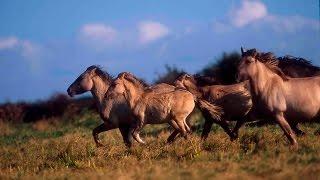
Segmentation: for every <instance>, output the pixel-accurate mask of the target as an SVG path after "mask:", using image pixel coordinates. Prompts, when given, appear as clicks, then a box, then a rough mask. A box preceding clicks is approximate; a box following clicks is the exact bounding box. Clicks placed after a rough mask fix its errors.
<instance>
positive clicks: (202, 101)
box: [67, 48, 320, 149]
mask: <svg viewBox="0 0 320 180" xmlns="http://www.w3.org/2000/svg"><path fill="white" fill-rule="evenodd" d="M241 54H242V55H241V60H240V62H239V65H238V74H237V81H238V83H235V84H232V85H219V84H214V82H212V81H211V80H210V78H208V77H203V76H192V75H189V74H183V75H181V76H180V77H178V78H177V79H176V81H175V83H174V85H169V84H165V83H161V84H156V85H153V86H148V85H147V84H146V83H145V82H143V81H142V80H140V79H139V78H137V77H135V76H134V75H133V74H131V73H128V72H122V73H120V74H119V75H118V76H117V78H112V77H111V76H110V75H109V74H108V73H107V72H104V71H102V70H101V69H100V68H99V67H98V66H90V67H88V68H87V69H86V71H84V72H83V73H82V74H81V75H80V76H79V77H78V78H77V79H76V80H75V81H74V82H73V83H72V84H71V85H70V86H69V88H68V90H67V91H68V94H69V95H70V96H71V97H72V96H74V95H77V94H82V93H84V92H87V91H91V93H92V95H93V97H94V98H95V101H96V103H97V105H98V110H99V113H100V117H101V118H102V119H103V121H104V123H102V124H101V125H99V126H98V127H96V128H94V129H93V131H92V135H93V138H94V141H95V143H96V145H97V146H98V147H99V146H103V145H102V144H101V143H100V140H99V136H98V135H99V133H101V132H104V131H108V130H111V129H116V128H119V130H120V132H121V135H122V137H123V141H124V143H125V144H126V145H127V146H128V147H131V145H132V143H133V138H134V139H135V140H136V141H137V142H139V143H145V142H144V141H143V140H142V139H141V138H140V135H139V133H140V131H141V129H142V128H143V127H144V125H146V124H162V123H168V124H169V125H170V126H171V127H172V128H173V129H174V131H173V132H172V133H171V135H170V136H169V137H168V139H167V141H168V143H172V142H173V141H174V140H175V138H176V136H177V135H178V134H180V135H181V136H182V137H184V138H187V136H188V133H190V132H191V129H190V127H189V125H188V124H187V122H186V119H187V117H188V116H189V115H190V114H191V112H192V111H193V109H194V108H195V107H197V108H198V109H199V110H200V111H201V113H202V115H203V116H204V118H205V123H204V127H203V131H202V135H201V137H202V139H203V140H205V139H206V138H207V137H208V134H209V132H210V129H211V126H212V124H213V123H216V124H218V125H220V126H221V127H222V128H223V129H224V131H225V132H226V133H227V134H228V135H229V136H230V139H231V140H235V139H236V138H237V137H238V131H239V129H240V128H241V126H242V125H243V124H244V123H245V122H248V121H253V120H256V119H263V120H264V121H272V122H276V123H277V124H278V125H279V126H280V127H281V129H282V130H283V132H284V134H285V135H286V137H287V138H288V140H289V141H290V143H291V145H292V148H293V149H297V148H298V143H297V140H296V135H304V132H303V131H301V130H300V129H299V128H298V123H300V122H308V121H315V120H316V119H317V117H318V116H319V112H320V76H317V75H318V73H319V72H320V70H319V68H317V67H315V66H312V65H310V64H309V62H307V61H305V60H303V59H302V60H297V59H290V58H287V59H286V60H282V61H281V59H280V60H279V59H277V58H275V56H274V55H273V54H272V53H263V52H258V51H257V50H256V49H250V50H244V49H243V48H241ZM281 63H282V64H281ZM286 63H287V64H291V66H288V65H285V64H286ZM292 64H294V66H292ZM305 65H307V66H305ZM301 69H303V73H302V74H303V75H300V76H299V71H300V72H301ZM292 72H294V73H292ZM310 73H312V74H311V75H310ZM229 121H236V125H235V127H234V128H233V129H230V127H229Z"/></svg>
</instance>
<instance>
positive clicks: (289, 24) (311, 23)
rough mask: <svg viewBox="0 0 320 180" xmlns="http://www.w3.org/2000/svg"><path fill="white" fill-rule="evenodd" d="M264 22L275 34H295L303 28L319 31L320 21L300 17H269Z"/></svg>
mask: <svg viewBox="0 0 320 180" xmlns="http://www.w3.org/2000/svg"><path fill="white" fill-rule="evenodd" d="M265 22H267V23H269V24H270V25H271V27H272V28H273V30H275V31H277V32H288V33H292V32H297V31H299V30H301V29H303V28H309V29H312V30H316V31H319V30H320V21H318V20H313V19H308V18H304V17H301V16H275V15H269V16H267V17H266V18H265Z"/></svg>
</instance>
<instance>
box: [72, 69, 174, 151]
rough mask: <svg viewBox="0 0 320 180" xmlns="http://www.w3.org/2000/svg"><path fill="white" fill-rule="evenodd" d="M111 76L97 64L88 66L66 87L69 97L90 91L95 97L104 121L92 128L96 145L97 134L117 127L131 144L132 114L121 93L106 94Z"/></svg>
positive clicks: (158, 89)
mask: <svg viewBox="0 0 320 180" xmlns="http://www.w3.org/2000/svg"><path fill="white" fill-rule="evenodd" d="M113 80H114V79H113V78H112V76H110V75H109V74H108V73H107V72H105V71H103V70H101V68H100V67H99V66H95V65H93V66H90V67H88V68H87V69H86V70H85V71H84V72H83V73H82V74H81V75H80V76H79V77H78V78H77V79H76V80H75V81H74V82H73V83H72V84H71V85H70V86H69V88H68V90H67V92H68V94H69V96H70V97H73V96H74V95H79V94H83V93H85V92H88V91H90V92H91V94H92V96H93V98H94V99H95V102H96V105H97V107H98V112H99V115H100V117H101V119H102V120H103V121H104V122H103V123H102V124H101V125H99V126H97V127H96V128H94V129H93V131H92V135H93V139H94V142H95V144H96V146H97V147H102V146H103V144H101V143H100V139H99V134H100V133H101V132H104V131H109V130H112V129H117V128H119V130H120V133H121V135H122V138H123V141H124V143H125V145H126V146H127V147H131V146H132V143H133V142H132V135H131V134H130V133H129V127H130V124H131V123H132V122H134V121H135V120H134V116H133V114H132V112H131V110H130V108H129V106H128V104H127V102H126V100H125V99H124V96H123V95H122V94H120V95H113V96H110V97H108V96H106V92H107V91H108V89H109V87H110V86H111V85H112V83H113ZM166 88H172V87H168V86H166V85H163V84H160V85H158V86H155V87H151V89H154V90H155V91H162V90H163V89H166Z"/></svg>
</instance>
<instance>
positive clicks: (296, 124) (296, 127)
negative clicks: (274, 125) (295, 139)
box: [290, 123, 306, 136]
mask: <svg viewBox="0 0 320 180" xmlns="http://www.w3.org/2000/svg"><path fill="white" fill-rule="evenodd" d="M290 126H291V128H292V130H293V131H294V133H296V135H297V136H304V135H306V133H305V132H303V131H302V130H300V129H299V128H298V123H294V124H290Z"/></svg>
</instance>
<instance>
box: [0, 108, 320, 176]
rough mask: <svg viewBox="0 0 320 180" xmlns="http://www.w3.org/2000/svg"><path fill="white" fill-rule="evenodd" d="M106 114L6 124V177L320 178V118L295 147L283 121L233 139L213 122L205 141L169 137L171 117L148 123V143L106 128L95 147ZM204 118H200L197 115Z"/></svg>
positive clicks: (2, 145) (2, 165)
mask: <svg viewBox="0 0 320 180" xmlns="http://www.w3.org/2000/svg"><path fill="white" fill-rule="evenodd" d="M98 119H99V117H98V116H97V115H95V114H92V113H86V114H84V115H81V116H79V117H76V118H75V119H74V120H68V121H65V122H64V123H61V122H58V123H49V122H39V123H36V124H20V125H13V124H4V123H1V124H0V130H2V131H1V132H2V133H1V136H0V169H1V170H0V179H17V178H29V179H31V178H32V179H33V178H38V179H43V178H45V179H47V178H48V179H64V178H72V179H76V178H81V179H89V178H90V179H91V178H101V179H104V178H115V179H168V178H172V179H210V178H221V179H222V178H227V179H248V178H250V179H253V178H258V179H259V178H269V179H271V178H272V179H273V178H275V179H284V178H285V179H302V178H303V179H319V177H320V151H319V149H320V142H319V136H316V135H314V134H313V132H315V131H318V130H319V129H320V126H319V125H318V124H305V125H302V126H301V128H302V129H303V130H304V131H305V132H307V135H306V136H304V137H299V138H298V142H299V150H297V151H291V150H290V149H289V148H288V141H287V140H286V138H285V137H284V135H283V133H282V132H281V130H280V128H278V127H277V126H275V125H268V126H265V127H244V128H242V129H241V131H240V138H239V139H238V140H236V141H234V142H231V141H230V140H229V138H228V137H227V136H226V134H225V133H224V132H223V131H222V129H221V128H219V127H217V126H215V127H213V128H212V131H211V133H210V136H209V138H208V140H207V141H206V142H201V141H200V139H199V131H196V132H195V133H193V134H192V135H190V136H189V139H188V140H184V139H182V138H179V139H178V140H177V141H176V142H174V143H173V144H171V145H168V144H166V138H167V137H168V136H169V134H170V132H169V130H168V128H167V126H166V125H160V126H147V127H146V128H145V130H144V132H143V138H144V139H145V140H146V142H147V144H146V145H139V144H137V143H135V144H134V146H133V148H131V149H127V148H126V147H125V146H124V144H123V142H122V138H121V136H120V133H119V132H118V130H113V131H110V132H106V133H103V134H101V138H102V140H103V143H104V144H105V147H103V148H96V147H95V145H94V142H93V139H92V136H91V130H92V128H93V127H95V126H96V125H98V124H99V123H100V122H99V120H98ZM197 119H199V118H197Z"/></svg>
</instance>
